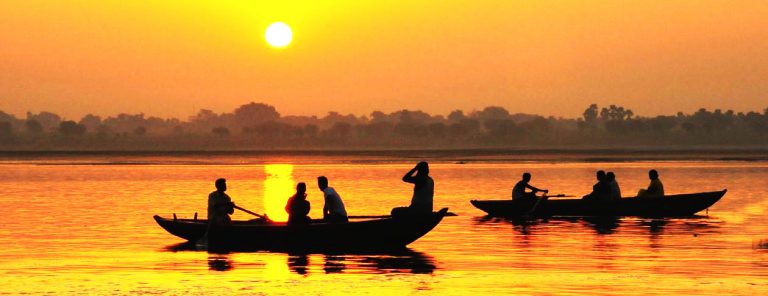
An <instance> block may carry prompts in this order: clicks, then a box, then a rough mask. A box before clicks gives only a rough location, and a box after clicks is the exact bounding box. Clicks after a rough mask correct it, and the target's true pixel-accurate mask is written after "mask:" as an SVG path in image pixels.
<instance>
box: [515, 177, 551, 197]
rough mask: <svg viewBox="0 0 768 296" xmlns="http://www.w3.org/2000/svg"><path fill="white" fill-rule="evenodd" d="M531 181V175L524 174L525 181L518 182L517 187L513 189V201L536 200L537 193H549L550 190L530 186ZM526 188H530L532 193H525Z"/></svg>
mask: <svg viewBox="0 0 768 296" xmlns="http://www.w3.org/2000/svg"><path fill="white" fill-rule="evenodd" d="M530 181H531V173H523V179H522V180H520V181H519V182H517V184H515V187H513V188H512V199H513V200H514V199H534V198H536V192H539V191H541V192H544V193H548V192H549V190H547V189H539V188H536V187H533V186H532V185H531V184H528V182H530ZM525 188H528V189H530V190H531V192H525Z"/></svg>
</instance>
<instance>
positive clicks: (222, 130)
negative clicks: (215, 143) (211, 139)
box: [211, 126, 229, 137]
mask: <svg viewBox="0 0 768 296" xmlns="http://www.w3.org/2000/svg"><path fill="white" fill-rule="evenodd" d="M211 132H212V133H213V134H214V135H216V136H219V137H224V136H228V135H229V129H228V128H226V127H223V126H219V127H214V128H213V129H212V130H211Z"/></svg>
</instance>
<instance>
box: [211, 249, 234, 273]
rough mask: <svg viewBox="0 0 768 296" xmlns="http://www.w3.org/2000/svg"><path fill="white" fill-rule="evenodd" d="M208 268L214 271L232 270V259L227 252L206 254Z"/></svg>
mask: <svg viewBox="0 0 768 296" xmlns="http://www.w3.org/2000/svg"><path fill="white" fill-rule="evenodd" d="M208 269H210V270H215V271H230V270H232V260H230V259H229V254H213V253H212V254H208Z"/></svg>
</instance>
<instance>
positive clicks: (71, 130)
mask: <svg viewBox="0 0 768 296" xmlns="http://www.w3.org/2000/svg"><path fill="white" fill-rule="evenodd" d="M59 132H60V133H61V134H62V135H65V136H80V135H83V134H85V125H82V124H78V123H77V122H74V121H72V120H65V121H62V122H61V123H59Z"/></svg>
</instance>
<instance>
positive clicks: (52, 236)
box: [0, 155, 768, 295]
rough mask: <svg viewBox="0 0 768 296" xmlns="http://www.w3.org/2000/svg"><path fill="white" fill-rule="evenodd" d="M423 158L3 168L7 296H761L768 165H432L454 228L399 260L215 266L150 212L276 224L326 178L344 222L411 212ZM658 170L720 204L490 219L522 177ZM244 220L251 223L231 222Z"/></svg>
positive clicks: (440, 202) (233, 261) (60, 161)
mask: <svg viewBox="0 0 768 296" xmlns="http://www.w3.org/2000/svg"><path fill="white" fill-rule="evenodd" d="M414 164H415V161H413V160H410V159H400V158H397V157H384V158H376V157H365V156H349V157H344V156H338V155H336V156H328V157H324V156H317V155H314V156H296V155H288V156H269V155H257V156H242V155H235V156H222V155H216V156H206V155H197V156H184V157H172V156H146V155H144V156H115V155H102V156H62V157H41V158H38V157H24V158H18V159H17V158H13V157H6V158H3V159H2V160H0V208H2V209H3V213H2V215H0V225H2V226H0V245H2V248H0V294H23V293H33V294H38V293H39V294H172V295H178V294H188V295H189V294H211V295H218V294H257V295H258V294H264V295H277V294H302V295H326V294H374V295H383V294H396V295H404V294H426V295H432V294H441V295H443V294H449V295H453V294H475V293H490V294H594V293H598V294H646V295H647V294H663V295H670V294H677V293H692V294H723V293H725V294H745V295H746V294H750V295H759V294H766V293H768V218H767V217H766V215H765V214H766V212H767V210H768V162H764V161H750V162H747V161H698V160H697V161H633V162H581V161H573V160H569V161H562V162H561V161H556V160H555V161H551V160H546V161H540V160H534V161H523V162H509V161H503V160H498V161H494V160H483V161H477V162H474V161H468V162H455V161H453V160H448V159H440V160H438V161H434V162H432V164H431V169H432V173H431V174H432V176H433V178H434V179H435V184H436V192H435V207H436V208H442V207H448V208H450V211H452V212H454V213H456V214H458V216H456V217H446V218H445V219H444V220H443V222H442V223H441V224H440V225H438V226H437V227H436V228H435V229H434V230H433V231H432V232H430V233H429V234H427V235H426V236H424V237H423V238H421V239H420V240H418V241H416V242H414V243H412V244H411V245H409V246H408V247H409V249H408V251H406V252H399V253H391V254H286V253H270V252H243V253H228V254H213V253H211V254H209V253H207V252H205V251H195V250H189V249H188V248H184V247H180V245H179V244H180V243H182V241H181V240H180V239H179V238H176V237H174V236H172V235H170V234H168V233H166V232H165V231H164V230H163V229H161V228H160V227H158V226H157V225H156V224H155V222H154V220H153V219H152V215H154V214H159V215H161V216H167V217H170V216H172V215H173V214H174V213H175V214H176V215H177V216H178V217H188V218H191V217H192V216H193V215H194V213H195V212H197V213H199V214H200V215H201V217H203V216H204V213H205V207H206V200H207V194H208V193H209V192H211V191H212V190H213V181H214V180H215V179H216V178H219V177H224V178H227V180H228V185H229V191H228V193H229V195H230V196H231V197H232V198H233V200H234V201H235V202H236V203H237V204H238V205H239V206H241V207H244V208H247V209H250V210H252V211H255V212H266V213H267V214H269V215H270V217H273V218H274V219H282V218H284V216H283V212H282V208H283V206H284V203H285V200H286V199H287V198H288V197H289V196H290V195H291V194H292V192H293V188H294V187H295V184H296V182H301V181H304V182H307V183H308V185H309V186H308V187H309V191H308V192H309V197H308V200H309V201H310V202H311V203H312V211H311V213H310V216H313V217H320V216H321V209H322V195H321V193H320V191H319V190H318V189H317V187H316V183H315V178H316V177H317V176H319V175H325V176H327V177H328V178H329V179H330V183H331V186H332V187H335V188H336V190H337V191H338V192H339V193H340V194H341V196H342V198H343V199H344V202H345V203H346V206H347V211H348V212H349V213H350V215H379V214H388V213H389V210H390V209H391V208H393V207H396V206H402V205H407V204H408V202H409V200H410V191H411V187H410V186H408V184H405V183H402V182H401V181H400V178H401V177H402V175H403V174H404V173H405V172H407V171H408V170H409V169H410V168H411V167H412V166H413V165H414ZM650 168H655V169H657V170H658V171H659V172H660V175H661V179H662V180H663V182H664V185H665V189H666V191H667V193H668V194H674V193H689V192H702V191H715V190H722V189H724V188H727V189H728V193H727V194H726V195H725V197H724V198H723V199H722V200H721V201H720V202H718V203H717V204H715V205H714V206H713V207H711V208H710V209H709V211H708V212H702V213H700V215H699V216H698V217H695V218H685V219H680V218H675V219H647V218H630V217H628V218H621V219H612V220H605V219H600V220H594V219H550V220H547V221H544V220H539V221H532V222H528V223H517V222H512V221H507V220H505V219H495V218H486V217H484V214H483V212H481V211H479V210H477V209H475V208H473V207H472V205H471V204H470V203H469V200H471V199H505V198H509V196H510V190H511V187H512V186H513V185H514V183H515V182H516V181H517V180H518V179H519V177H520V174H521V173H523V172H531V173H532V174H533V180H532V182H531V184H533V185H535V186H540V187H545V188H548V189H550V192H551V193H565V194H570V195H577V196H580V195H583V194H586V193H587V192H588V191H589V189H591V184H592V183H593V178H594V172H595V170H597V169H605V170H610V171H614V172H615V173H616V175H617V179H618V181H619V183H620V184H621V186H622V191H623V192H624V195H625V196H627V195H631V194H632V193H635V192H636V190H637V189H639V188H642V187H644V186H646V185H647V183H648V180H647V175H646V172H647V170H648V169H650ZM233 218H234V219H250V218H252V217H250V216H248V215H247V214H245V213H242V212H236V213H235V214H234V215H233Z"/></svg>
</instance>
